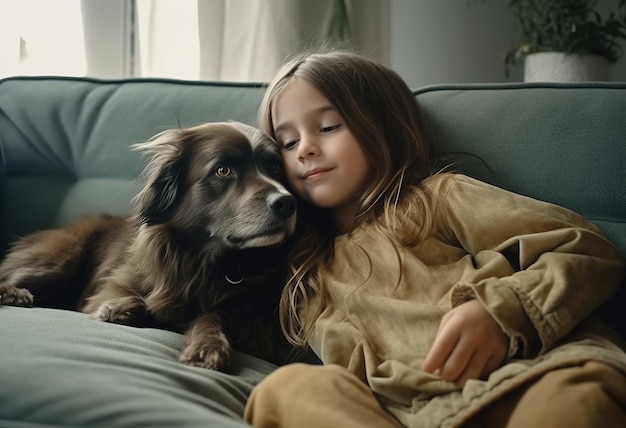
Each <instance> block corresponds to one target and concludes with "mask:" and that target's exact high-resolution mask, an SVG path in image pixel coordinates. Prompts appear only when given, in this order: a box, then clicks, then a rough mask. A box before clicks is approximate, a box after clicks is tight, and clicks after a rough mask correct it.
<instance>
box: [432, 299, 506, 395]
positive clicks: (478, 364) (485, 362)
mask: <svg viewBox="0 0 626 428" xmlns="http://www.w3.org/2000/svg"><path fill="white" fill-rule="evenodd" d="M508 347H509V340H508V337H507V335H506V334H505V333H504V332H503V331H502V329H501V328H500V326H499V325H498V323H497V322H496V321H495V320H494V319H493V317H492V316H491V315H490V314H489V312H487V310H486V309H485V308H484V307H483V305H482V304H481V303H480V302H479V301H478V300H470V301H468V302H465V303H463V304H461V305H459V306H457V307H456V308H454V309H452V310H451V311H450V312H448V313H447V314H446V315H444V317H443V319H442V320H441V324H440V325H439V331H438V332H437V336H436V337H435V342H434V343H433V346H432V348H431V349H430V351H429V352H428V355H427V356H426V359H425V360H424V364H423V367H422V368H423V370H424V371H426V372H429V373H435V374H437V375H438V376H440V377H441V378H442V379H444V380H446V381H448V382H454V383H455V384H456V385H457V386H458V387H460V388H462V387H463V386H464V385H465V382H466V381H467V380H468V379H480V378H484V377H486V376H488V375H489V373H491V372H492V371H494V370H495V369H497V368H498V367H500V366H501V365H502V363H503V362H504V360H505V359H506V356H507V352H508Z"/></svg>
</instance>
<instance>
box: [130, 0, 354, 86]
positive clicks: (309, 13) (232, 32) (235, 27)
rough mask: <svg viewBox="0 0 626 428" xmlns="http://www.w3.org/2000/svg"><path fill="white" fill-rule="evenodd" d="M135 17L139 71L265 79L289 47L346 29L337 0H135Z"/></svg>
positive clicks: (341, 33) (340, 33)
mask: <svg viewBox="0 0 626 428" xmlns="http://www.w3.org/2000/svg"><path fill="white" fill-rule="evenodd" d="M136 20H137V23H138V33H137V36H138V38H137V42H136V46H138V57H139V58H140V61H138V62H137V63H136V69H135V74H136V75H140V76H161V77H163V76H165V77H168V76H170V77H182V78H189V79H205V80H230V81H265V80H267V79H269V78H270V77H271V76H272V74H273V73H274V72H275V70H276V68H277V67H278V65H279V64H281V63H282V62H283V61H284V60H285V58H286V57H287V56H288V55H289V54H290V53H293V51H294V50H297V49H299V48H302V47H303V46H314V45H316V44H319V43H321V42H322V41H323V40H327V39H329V38H334V39H335V40H337V39H338V40H342V39H344V40H345V39H348V38H349V37H350V35H349V23H348V17H347V12H346V6H345V3H344V1H343V0H316V1H310V0H195V1H194V0H184V1H180V0H137V10H136ZM181 23H185V24H184V25H183V24H181Z"/></svg>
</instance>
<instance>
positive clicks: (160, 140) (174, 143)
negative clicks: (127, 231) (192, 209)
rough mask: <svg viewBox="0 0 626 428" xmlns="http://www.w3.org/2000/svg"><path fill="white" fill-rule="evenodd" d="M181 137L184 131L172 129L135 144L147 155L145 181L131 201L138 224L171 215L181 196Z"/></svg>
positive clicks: (160, 221)
mask: <svg viewBox="0 0 626 428" xmlns="http://www.w3.org/2000/svg"><path fill="white" fill-rule="evenodd" d="M183 140H184V135H183V131H182V130H178V129H173V130H168V131H164V132H162V133H160V134H158V135H156V136H154V137H153V138H152V139H151V140H149V141H148V142H146V143H143V144H137V145H135V146H134V149H135V150H137V151H141V152H144V153H146V154H149V155H150V158H149V160H148V164H147V165H146V167H145V169H144V172H143V176H144V178H145V179H146V185H145V187H144V188H143V189H142V190H141V192H139V194H138V195H137V197H136V199H135V201H134V202H135V210H136V215H137V216H138V218H139V221H140V223H141V224H148V225H151V224H160V223H164V222H167V221H169V220H170V219H171V217H172V216H173V214H174V212H175V209H176V206H177V204H178V202H179V200H180V198H181V197H182V191H181V186H182V185H183V180H184V177H183V174H182V171H183V167H182V162H183Z"/></svg>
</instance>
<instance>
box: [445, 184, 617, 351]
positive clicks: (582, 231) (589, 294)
mask: <svg viewBox="0 0 626 428" xmlns="http://www.w3.org/2000/svg"><path fill="white" fill-rule="evenodd" d="M451 177H452V178H451V179H450V180H449V182H448V185H447V186H445V185H444V186H443V187H446V190H445V191H444V193H445V197H444V199H443V200H444V204H443V206H442V207H440V209H441V211H440V212H439V213H438V214H436V215H438V216H441V218H438V219H437V221H439V220H442V219H443V220H445V221H443V222H442V224H443V225H444V227H443V229H441V230H440V233H442V234H443V235H445V238H446V239H447V240H451V241H454V244H455V245H460V246H462V247H463V248H464V249H465V250H466V251H467V252H468V253H469V254H470V255H471V257H472V259H473V263H474V264H475V265H476V266H477V267H479V268H480V266H481V265H484V264H492V265H495V266H491V267H490V269H488V271H489V272H492V273H493V272H499V273H498V274H497V275H495V276H494V275H491V276H488V277H487V276H486V277H483V278H481V277H480V276H478V277H477V278H463V279H461V281H459V282H458V283H457V284H455V286H454V287H453V290H452V304H453V306H457V305H459V304H461V303H463V302H465V301H467V300H470V299H475V298H476V299H479V300H480V301H481V302H482V303H483V305H484V306H485V308H486V309H487V310H488V311H489V312H490V313H491V315H492V316H493V317H494V318H495V320H496V321H497V322H498V323H499V324H500V326H501V327H502V329H503V331H504V332H505V333H506V334H507V335H508V336H509V337H510V338H511V344H512V346H511V352H510V354H513V353H515V352H516V351H518V348H519V353H521V355H523V356H525V357H530V356H534V355H537V354H541V353H543V352H545V351H547V350H549V349H550V348H552V347H553V346H554V343H555V342H556V341H558V340H559V339H561V338H562V337H563V336H565V335H566V334H567V333H569V332H570V331H571V330H572V329H573V328H574V327H575V326H576V325H577V324H578V323H580V322H581V321H582V320H583V319H585V318H586V317H587V316H589V315H590V314H591V312H593V311H594V310H595V309H596V308H598V307H599V306H600V305H601V304H602V303H604V302H605V301H606V300H608V299H609V298H610V297H611V296H612V295H613V293H614V292H615V291H616V290H617V287H618V286H619V283H620V279H621V276H622V273H623V268H624V259H623V257H622V255H621V254H620V252H619V251H618V250H617V248H616V247H615V246H614V245H613V244H611V242H609V241H608V240H607V239H606V238H604V237H603V236H602V235H601V233H600V232H599V230H598V229H597V228H596V227H595V226H594V225H592V224H591V223H590V222H588V221H586V220H585V219H584V218H582V217H581V216H580V215H578V214H576V213H574V212H572V211H570V210H567V209H565V208H563V207H560V206H556V205H553V204H549V203H546V202H541V201H538V200H535V199H531V198H528V197H525V196H522V195H518V194H515V193H511V192H508V191H506V190H503V189H500V188H498V187H495V186H491V185H489V184H486V183H483V182H480V181H477V180H474V179H472V178H469V177H466V176H462V175H454V176H451ZM440 190H442V191H443V189H440ZM440 196H441V195H440ZM479 270H480V269H479Z"/></svg>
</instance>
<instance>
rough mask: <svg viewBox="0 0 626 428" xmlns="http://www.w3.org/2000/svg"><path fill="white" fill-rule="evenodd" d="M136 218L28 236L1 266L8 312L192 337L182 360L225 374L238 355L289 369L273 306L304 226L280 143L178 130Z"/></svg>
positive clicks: (151, 172)
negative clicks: (51, 311) (83, 317)
mask: <svg viewBox="0 0 626 428" xmlns="http://www.w3.org/2000/svg"><path fill="white" fill-rule="evenodd" d="M134 148H135V149H136V150H138V151H140V152H143V153H144V154H146V155H148V157H149V159H148V162H147V165H146V168H145V169H144V171H143V174H142V176H143V178H144V180H145V183H146V184H145V186H144V187H143V189H142V190H141V191H140V192H139V194H138V195H137V196H136V197H135V199H134V200H133V202H134V212H133V213H131V215H130V216H129V217H117V216H112V215H106V214H103V215H93V216H88V217H85V218H82V219H80V220H78V221H77V222H75V223H71V224H69V225H67V226H65V227H62V228H58V229H50V230H44V231H39V232H34V233H33V234H30V235H26V236H25V237H22V238H20V239H18V240H17V241H16V242H15V243H14V245H13V246H12V247H11V249H10V251H9V252H8V254H7V256H6V257H5V259H4V261H3V262H2V264H1V265H0V305H15V306H25V307H29V306H33V305H34V303H35V301H34V299H36V302H37V306H44V307H54V308H61V309H72V310H79V311H82V312H86V313H88V314H91V317H92V318H94V319H96V320H101V321H106V322H112V323H119V324H126V325H131V326H159V327H164V328H167V329H171V330H175V331H180V332H181V333H184V334H185V340H186V342H185V348H184V350H183V352H182V355H181V357H180V360H181V362H183V363H186V364H189V365H194V366H200V367H205V368H209V369H218V370H224V369H226V368H227V367H228V364H229V361H230V359H231V356H232V351H233V349H238V350H240V351H242V352H247V353H249V354H252V355H256V356H259V357H261V358H264V359H267V360H270V361H272V362H276V363H282V362H284V361H285V359H286V358H287V357H286V355H287V354H288V353H289V347H288V345H287V342H286V340H282V339H283V338H284V337H283V335H282V334H280V325H279V322H278V315H277V307H278V302H279V299H280V293H281V291H282V287H283V285H284V282H285V277H284V272H283V271H284V269H283V266H284V256H285V252H286V248H287V245H288V242H289V239H290V237H291V236H292V234H293V232H294V229H295V223H296V202H295V198H294V197H293V196H292V195H291V194H290V193H289V192H288V191H287V190H286V188H285V186H284V185H283V183H284V171H283V168H282V157H281V154H280V149H279V148H278V146H277V145H276V143H275V142H274V141H273V140H272V139H271V138H270V137H268V136H266V135H265V134H263V133H261V131H259V130H258V129H256V128H253V127H251V126H248V125H245V124H242V123H239V122H215V123H207V124H203V125H199V126H196V127H190V128H180V129H170V130H167V131H164V132H162V133H160V134H157V135H156V136H155V137H153V138H152V139H150V140H148V141H147V142H145V143H141V144H138V145H135V146H134Z"/></svg>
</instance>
